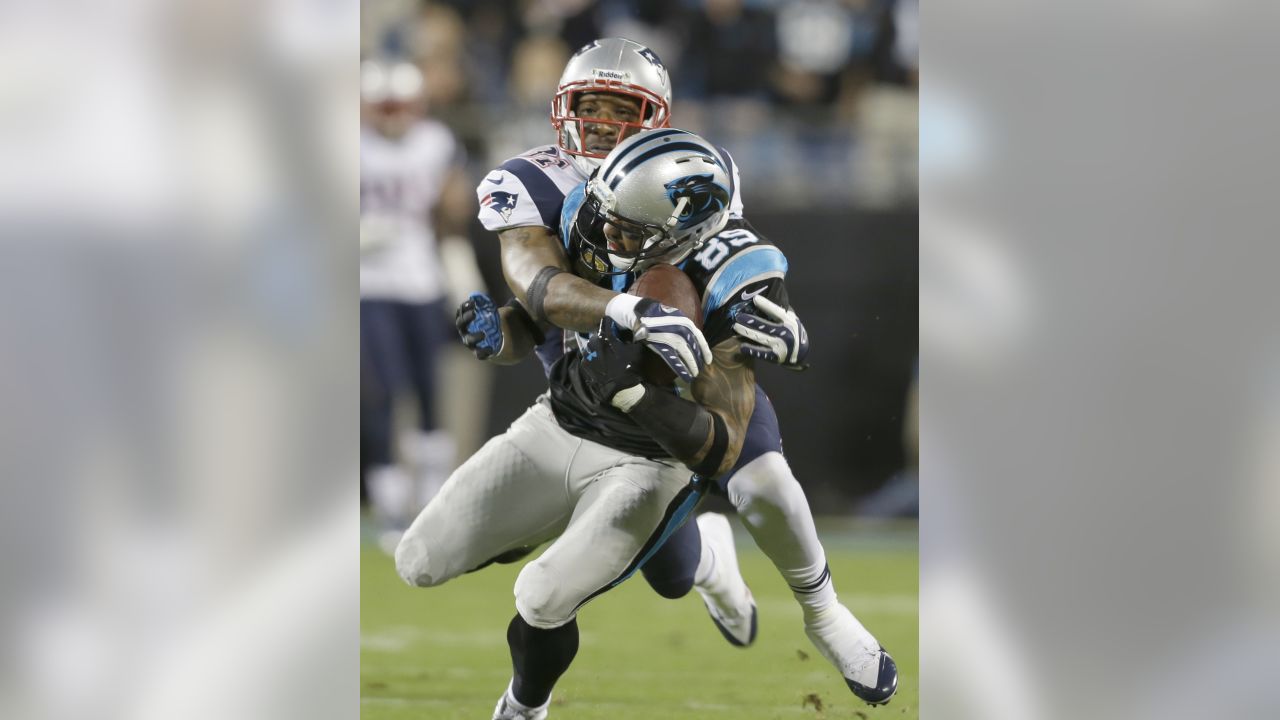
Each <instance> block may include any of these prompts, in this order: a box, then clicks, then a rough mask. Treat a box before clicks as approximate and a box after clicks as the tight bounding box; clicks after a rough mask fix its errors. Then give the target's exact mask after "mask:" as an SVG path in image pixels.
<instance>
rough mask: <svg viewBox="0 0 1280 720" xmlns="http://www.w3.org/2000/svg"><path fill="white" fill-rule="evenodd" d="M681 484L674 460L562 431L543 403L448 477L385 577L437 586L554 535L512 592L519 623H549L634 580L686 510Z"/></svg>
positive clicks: (684, 477) (683, 478)
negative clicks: (396, 574)
mask: <svg viewBox="0 0 1280 720" xmlns="http://www.w3.org/2000/svg"><path fill="white" fill-rule="evenodd" d="M690 477H691V474H690V472H689V470H688V469H687V468H685V467H684V466H683V465H680V464H678V463H677V462H675V461H674V460H672V461H667V462H663V461H657V460H649V459H646V458H642V457H638V456H635V455H628V454H627V453H623V452H620V451H617V450H613V449H610V448H607V447H605V446H603V445H600V444H598V443H594V442H591V441H590V440H583V439H581V438H578V437H575V436H573V435H570V434H569V433H568V432H566V431H565V430H564V429H562V428H561V427H560V425H559V424H557V423H556V420H555V417H554V415H553V414H552V412H551V407H550V405H549V401H548V399H547V396H546V395H543V396H542V397H540V398H538V401H537V402H536V403H534V405H533V406H532V407H530V408H529V409H528V410H527V411H525V413H524V415H522V416H520V418H519V419H517V420H516V421H515V422H514V423H512V424H511V427H510V428H508V429H507V431H506V432H505V433H503V434H502V435H499V436H497V437H495V438H493V439H491V440H490V441H489V442H487V443H485V445H484V447H482V448H480V450H479V451H478V452H477V453H476V454H475V455H473V456H471V458H470V459H468V460H467V461H466V462H465V463H463V464H462V466H460V467H459V468H458V469H457V470H455V471H454V472H453V474H452V475H450V476H449V479H448V481H446V482H445V484H444V487H442V488H441V489H440V493H439V494H438V495H436V497H435V498H434V499H433V500H432V501H431V502H430V503H429V504H428V505H427V507H426V508H425V509H423V511H422V513H421V514H419V515H418V517H417V519H416V520H414V521H413V524H412V525H411V526H410V527H409V530H408V532H406V533H405V535H404V538H403V539H402V540H401V541H400V545H399V547H397V548H396V569H397V571H398V572H399V573H400V576H401V577H402V578H404V580H405V582H407V583H409V584H410V585H417V586H419V587H430V586H434V585H440V584H442V583H444V582H447V581H449V580H451V579H453V578H455V577H457V576H459V575H461V574H463V573H465V572H468V571H470V570H474V569H475V568H477V567H479V566H480V565H482V564H484V563H486V562H488V561H489V560H491V559H492V558H494V557H496V556H497V555H500V554H502V553H504V552H507V551H509V550H513V549H516V548H520V547H526V546H531V545H537V544H540V543H543V542H546V541H547V540H550V539H551V538H555V537H557V536H559V537H558V539H557V540H556V541H555V542H554V543H552V544H551V546H550V547H548V548H547V549H546V551H545V552H543V553H542V555H541V556H540V557H538V559H536V560H534V561H533V562H531V563H529V564H528V565H526V566H525V567H524V569H523V570H522V571H521V572H520V576H519V578H518V579H517V580H516V587H515V595H516V610H517V611H518V612H519V613H520V616H521V617H523V618H524V619H525V621H526V622H528V623H529V624H530V625H532V626H534V627H537V628H544V629H549V628H555V627H559V626H561V625H563V624H565V623H567V622H569V621H570V620H572V619H573V618H574V616H575V615H576V613H577V610H578V608H579V607H581V606H582V605H583V604H584V603H585V602H586V601H588V600H590V599H591V598H593V597H595V596H596V595H598V594H600V593H602V592H604V591H605V590H607V589H609V588H610V587H612V586H613V585H615V584H617V583H618V582H621V580H622V579H624V578H625V577H626V576H627V575H629V574H630V573H632V572H634V571H635V570H636V568H637V567H638V565H639V564H640V563H641V562H642V560H643V559H645V558H647V556H648V554H650V553H652V552H653V551H654V549H655V547H654V546H655V545H657V544H658V539H659V537H660V536H661V535H662V534H663V533H664V532H666V531H669V530H671V529H674V528H675V527H676V526H678V525H679V523H680V522H681V521H683V520H684V518H685V517H686V516H687V515H688V514H689V512H690V511H692V509H693V505H694V504H696V502H697V499H698V496H697V495H696V494H694V493H693V491H692V488H691V486H690V484H689V481H690ZM668 526H670V527H668Z"/></svg>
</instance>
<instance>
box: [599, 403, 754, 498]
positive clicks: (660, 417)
mask: <svg viewBox="0 0 1280 720" xmlns="http://www.w3.org/2000/svg"><path fill="white" fill-rule="evenodd" d="M641 388H642V390H641ZM628 394H629V395H630V396H634V397H636V398H637V399H635V401H634V404H630V405H628V404H627V402H628V400H629V399H630V398H629V397H626V395H628ZM619 395H621V396H624V397H621V398H618V399H617V400H615V404H619V403H621V404H622V405H627V408H626V409H625V410H624V411H625V412H626V413H627V414H628V415H629V416H631V418H632V419H633V420H635V422H636V424H637V425H639V426H640V427H641V428H643V429H644V431H645V432H647V433H649V435H650V436H652V437H653V439H654V440H655V441H656V442H657V443H658V444H659V445H661V446H662V449H663V450H666V451H667V452H668V453H670V454H671V457H673V458H675V459H676V460H679V461H680V462H681V463H684V464H685V465H686V466H688V467H689V469H690V470H693V471H694V472H696V473H698V474H699V475H702V476H704V477H714V476H716V475H719V474H721V473H724V472H728V471H729V470H730V469H731V468H732V467H733V464H734V463H735V462H737V459H738V454H739V453H740V452H741V450H742V433H741V432H740V431H738V429H737V428H736V427H735V425H734V424H732V423H727V422H725V418H724V417H723V416H722V415H720V414H719V413H717V412H714V411H712V410H708V409H707V408H705V407H703V406H701V405H699V404H698V403H696V402H693V401H691V400H686V399H684V398H682V397H679V396H677V395H674V394H672V393H670V392H667V391H664V390H662V389H660V388H658V387H656V386H654V385H650V384H648V383H645V384H643V385H640V386H637V387H636V388H630V389H628V390H624V391H622V392H621V393H619Z"/></svg>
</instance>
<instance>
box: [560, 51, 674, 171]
mask: <svg viewBox="0 0 1280 720" xmlns="http://www.w3.org/2000/svg"><path fill="white" fill-rule="evenodd" d="M588 93H611V94H615V95H623V96H626V97H629V98H632V99H634V100H637V101H639V103H640V106H639V115H638V117H639V121H638V122H622V121H618V120H591V121H590V122H586V118H580V117H578V116H577V114H576V106H577V100H578V98H579V97H580V96H582V95H585V94H588ZM670 122H671V77H670V75H668V73H667V68H666V66H664V65H663V64H662V61H661V60H659V59H658V56H657V55H656V54H655V53H654V52H653V51H652V50H650V49H649V48H647V47H645V46H644V45H641V44H640V43H638V42H635V41H633V40H627V39H625V38H601V39H599V40H592V41H591V42H590V43H588V44H587V45H585V46H583V47H582V48H581V49H579V50H578V52H576V53H574V55H573V57H571V58H569V63H568V64H567V65H565V68H564V74H562V75H561V76H560V86H559V88H558V89H557V90H556V95H555V97H554V98H553V99H552V101H551V125H552V127H554V128H555V129H556V134H557V142H558V143H559V145H560V147H561V148H562V149H563V150H564V151H565V152H566V153H568V154H569V155H570V156H572V158H573V160H574V162H575V164H577V166H578V167H579V169H581V170H582V171H583V172H584V173H587V174H590V173H591V171H592V170H594V169H595V168H596V167H597V166H598V165H599V164H600V160H602V159H604V156H605V155H606V153H607V151H598V150H593V149H591V148H588V147H586V145H585V143H584V141H585V138H586V136H587V128H586V125H588V124H591V125H595V124H599V125H613V126H616V127H617V130H618V132H617V135H616V138H617V139H618V141H621V140H622V139H624V138H626V137H628V136H629V135H634V134H635V133H637V132H639V131H640V130H643V129H646V128H661V127H667V126H668V125H669V124H670Z"/></svg>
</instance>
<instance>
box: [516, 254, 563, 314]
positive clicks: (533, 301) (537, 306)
mask: <svg viewBox="0 0 1280 720" xmlns="http://www.w3.org/2000/svg"><path fill="white" fill-rule="evenodd" d="M563 272H564V270H561V269H560V268H558V267H551V266H550V265H548V266H546V267H544V268H542V269H541V270H539V271H538V274H537V275H535V276H534V277H533V282H531V283H529V290H528V292H526V293H525V297H526V298H527V299H528V301H529V312H530V314H532V315H533V319H534V320H537V321H538V322H546V320H547V315H546V312H545V311H544V310H543V308H542V301H543V300H545V299H546V298H547V285H549V284H550V283H551V278H553V277H555V276H557V275H560V274H561V273H563Z"/></svg>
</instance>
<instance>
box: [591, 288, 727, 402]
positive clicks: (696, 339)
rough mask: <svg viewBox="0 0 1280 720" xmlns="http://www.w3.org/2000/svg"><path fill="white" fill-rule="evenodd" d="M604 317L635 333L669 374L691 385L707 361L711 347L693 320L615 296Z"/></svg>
mask: <svg viewBox="0 0 1280 720" xmlns="http://www.w3.org/2000/svg"><path fill="white" fill-rule="evenodd" d="M605 315H607V316H608V317H609V318H611V319H612V320H613V321H614V322H616V323H618V324H619V325H621V326H622V327H624V328H627V329H629V330H631V332H632V333H634V334H635V339H636V341H637V342H642V343H644V344H646V345H648V346H649V348H650V349H652V350H653V351H654V352H656V353H658V356H659V357H661V358H662V361H663V362H665V363H666V364H667V367H670V368H671V370H672V372H674V373H675V374H676V375H677V376H679V377H680V379H681V380H684V381H685V382H692V381H693V379H694V378H695V377H697V376H698V373H699V372H701V371H702V368H704V367H706V366H707V363H709V362H711V346H710V345H709V344H707V339H706V338H705V337H703V335H702V331H701V330H699V329H698V326H697V325H694V324H693V321H692V320H690V319H689V318H687V317H685V315H684V314H683V313H681V312H680V311H679V310H677V309H675V308H673V307H668V306H666V305H662V304H659V303H657V302H654V301H653V300H650V299H649V298H642V297H637V296H635V295H627V294H625V293H624V294H621V295H616V296H614V298H613V299H612V300H610V301H609V304H608V305H607V306H606V307H605Z"/></svg>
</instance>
